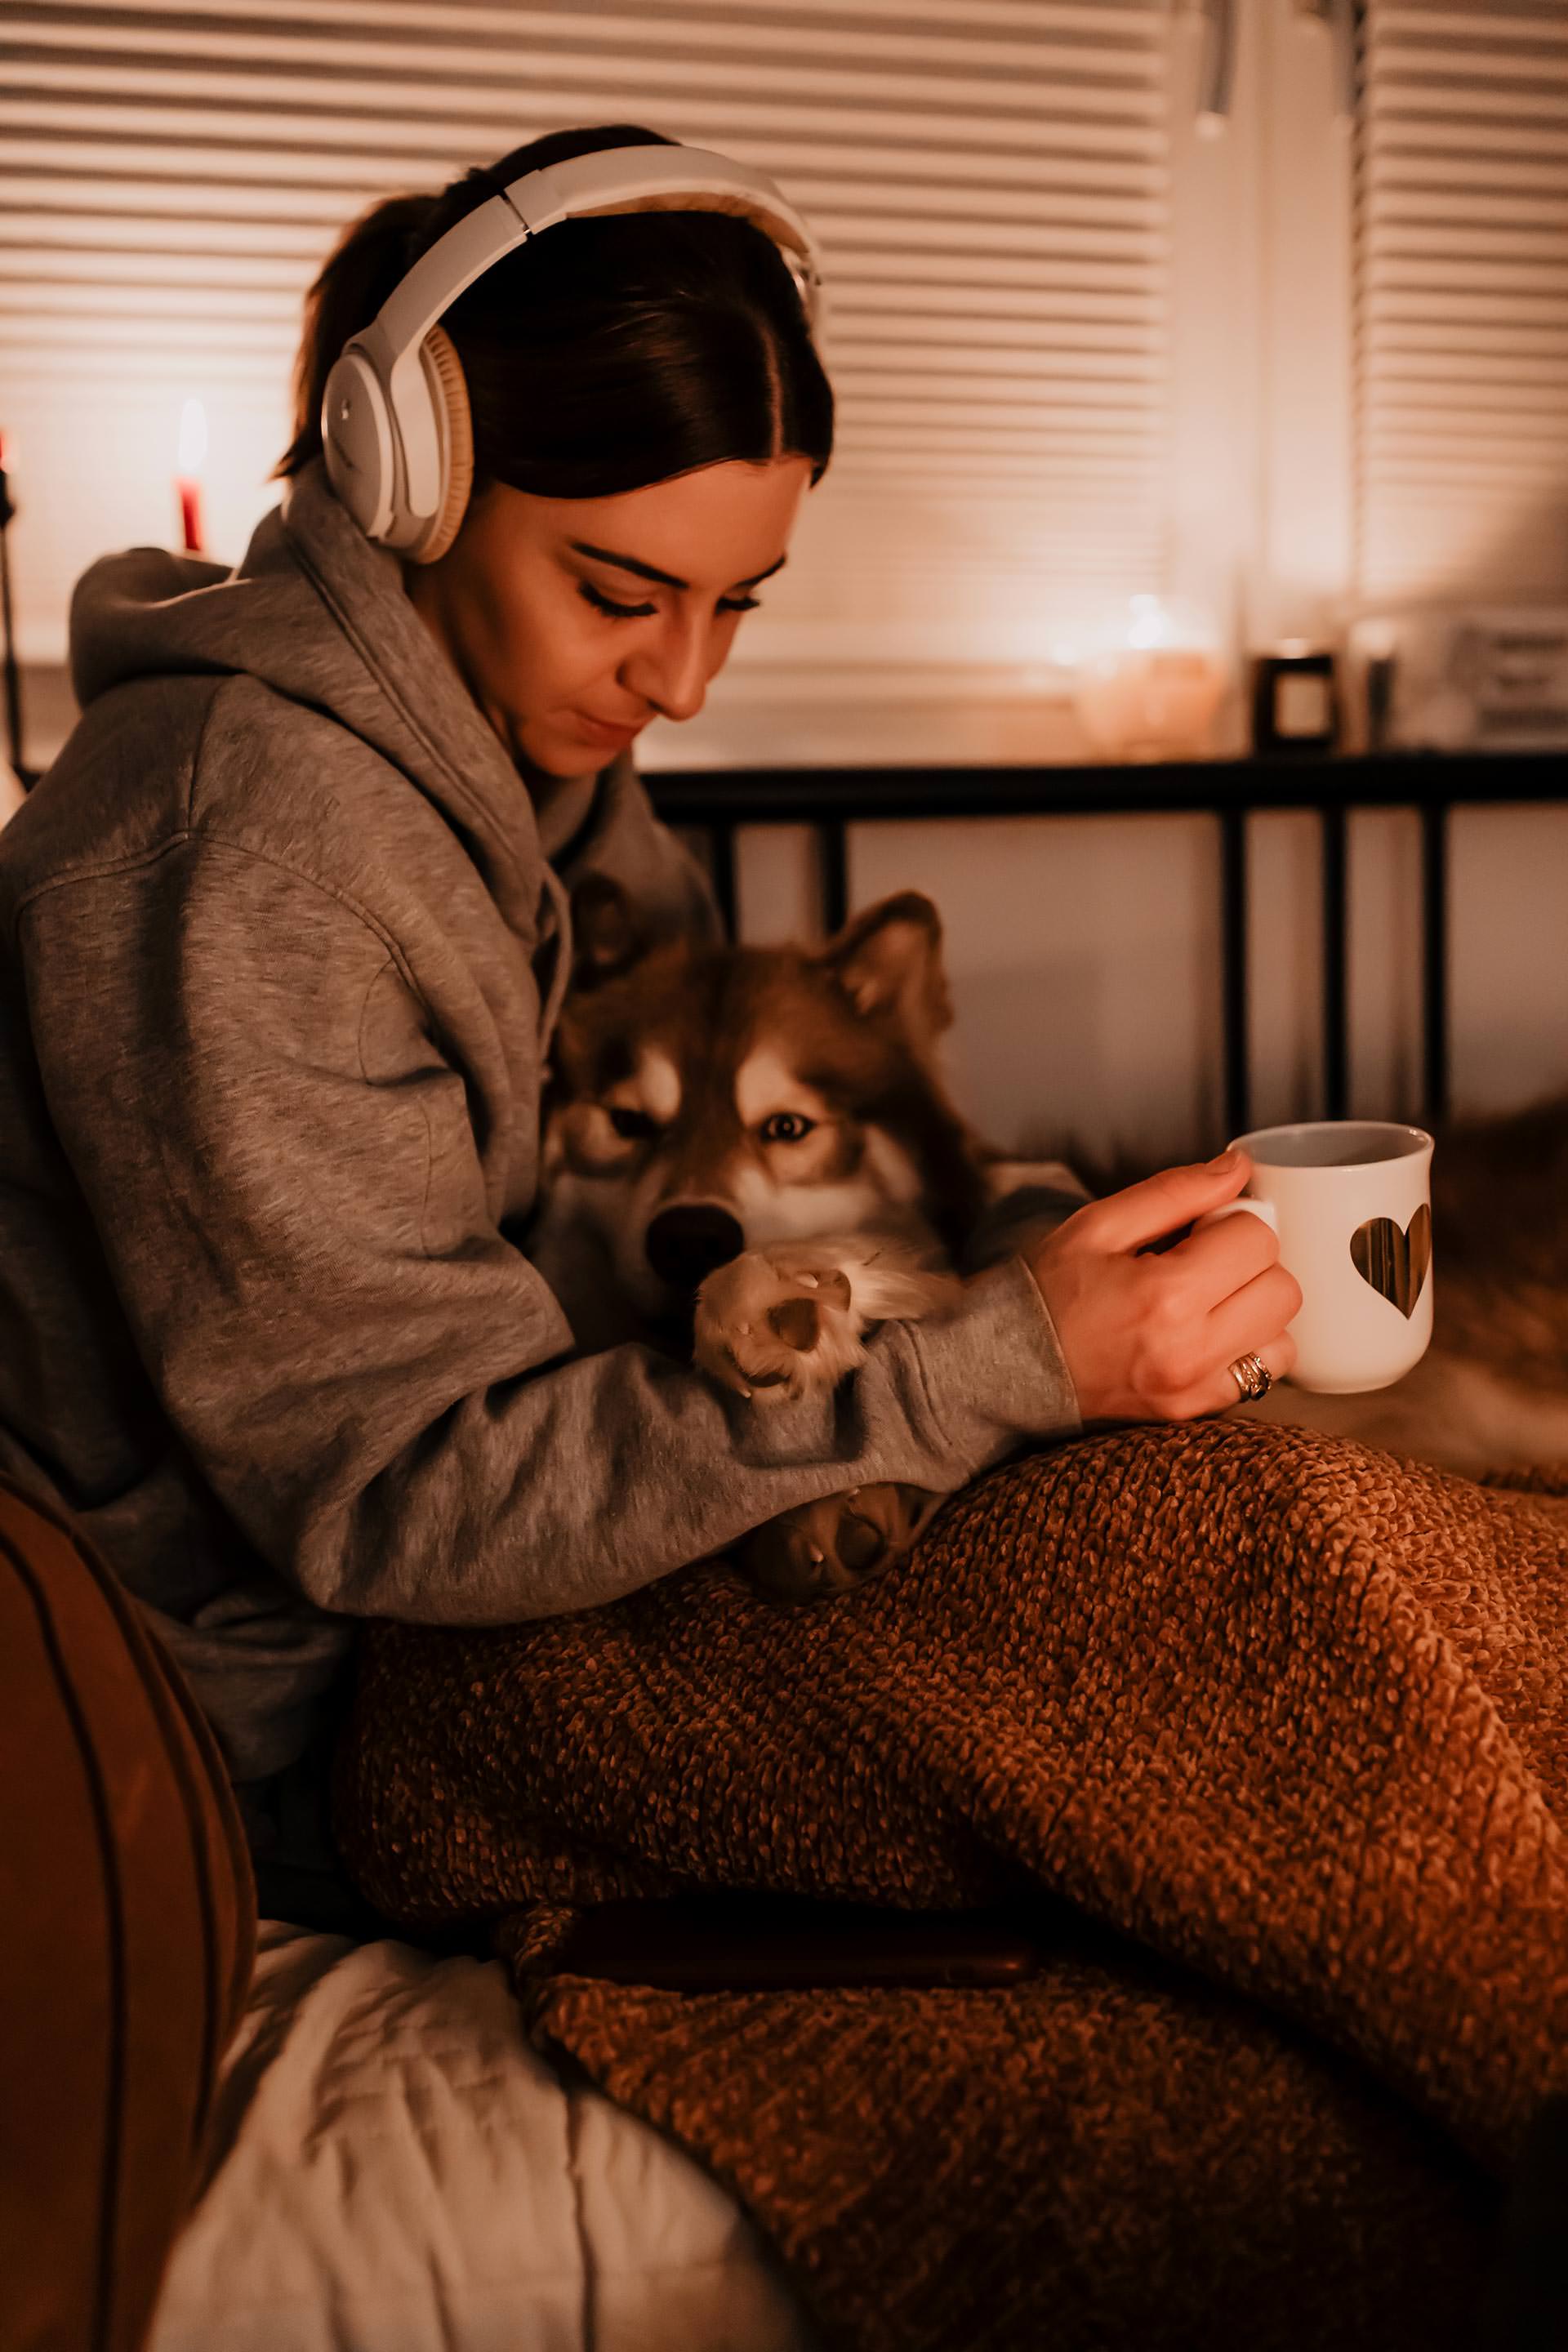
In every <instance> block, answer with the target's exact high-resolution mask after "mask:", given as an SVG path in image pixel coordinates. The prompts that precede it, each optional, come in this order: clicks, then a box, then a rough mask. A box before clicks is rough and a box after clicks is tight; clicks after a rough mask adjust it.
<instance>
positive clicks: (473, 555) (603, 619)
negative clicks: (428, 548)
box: [404, 457, 811, 776]
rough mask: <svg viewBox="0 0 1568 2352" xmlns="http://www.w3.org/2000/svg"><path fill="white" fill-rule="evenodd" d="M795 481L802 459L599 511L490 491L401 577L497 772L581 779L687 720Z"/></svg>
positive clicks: (774, 560) (777, 555) (769, 562)
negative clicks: (498, 750)
mask: <svg viewBox="0 0 1568 2352" xmlns="http://www.w3.org/2000/svg"><path fill="white" fill-rule="evenodd" d="M810 475H811V460H810V459H809V458H808V457H775V458H773V459H771V460H770V461H769V462H768V463H767V464H765V465H757V466H752V465H745V464H742V463H741V462H740V461H739V460H738V459H737V460H732V461H728V462H726V463H724V464H722V465H716V466H702V467H698V468H697V469H696V470H695V471H694V472H692V473H689V474H678V475H677V476H676V477H675V478H673V479H672V480H670V481H667V482H650V483H648V484H647V486H646V487H645V488H642V489H640V490H625V491H622V492H620V493H619V494H618V495H617V496H616V497H615V498H608V499H543V498H536V497H534V496H533V494H532V493H531V491H527V490H514V489H512V488H510V485H508V484H507V483H504V482H497V483H494V484H492V485H491V487H490V488H489V489H487V490H485V491H484V492H483V493H482V494H481V495H480V496H479V498H477V499H474V501H473V502H472V504H471V505H470V506H469V509H468V513H467V514H466V515H465V517H464V519H463V524H462V528H461V530H459V531H458V536H457V538H456V540H455V541H453V543H452V546H451V547H450V549H449V550H448V551H447V553H446V554H445V555H444V556H441V557H440V558H439V559H438V560H437V562H434V563H428V564H409V565H407V566H405V572H404V577H405V582H406V583H407V587H408V593H409V595H410V596H411V598H412V599H413V601H414V604H415V607H416V610H417V612H418V613H419V614H420V617H421V618H422V619H423V620H424V622H425V623H426V626H427V627H428V628H429V629H430V631H431V632H432V634H433V635H434V636H435V638H436V640H437V644H438V645H440V646H442V647H443V648H444V650H445V651H446V653H447V655H448V656H449V657H450V659H451V661H452V663H453V664H454V666H455V667H456V668H457V670H458V675H459V677H461V678H462V680H463V683H464V685H465V686H466V687H467V688H468V691H469V693H470V694H471V695H472V696H473V698H474V700H475V701H476V702H477V703H478V705H479V709H480V710H481V711H483V713H484V715H485V717H486V719H488V720H489V723H490V725H491V727H493V728H494V730H495V731H496V733H497V734H498V735H499V736H500V740H501V741H502V742H503V743H504V744H505V745H506V747H507V750H508V751H510V754H511V756H512V758H513V759H514V760H516V761H520V762H521V761H523V760H525V759H526V760H528V761H532V763H533V764H534V766H535V767H537V768H540V769H542V770H543V772H545V773H546V774H547V775H555V776H574V775H581V774H583V773H584V771H585V770H587V769H591V768H597V767H603V766H604V765H605V762H606V761H609V760H611V759H613V758H614V757H615V754H616V751H617V750H618V749H619V748H620V746H621V745H622V744H623V743H625V742H629V741H630V740H631V738H632V736H633V735H634V734H636V733H637V731H638V730H640V729H641V728H643V727H645V726H646V725H647V721H648V720H649V719H694V718H695V717H696V716H697V713H698V712H699V711H700V709H701V708H702V702H703V698H704V696H705V695H706V693H707V690H708V681H709V679H710V677H714V676H715V675H716V674H717V672H718V671H720V670H721V669H722V668H723V667H724V663H725V661H726V659H727V658H728V656H729V652H730V647H731V645H732V643H733V642H734V636H735V631H736V628H737V627H738V626H739V624H740V617H741V614H742V612H743V611H748V610H750V609H751V608H752V599H753V591H754V590H755V588H756V587H757V586H758V584H759V583H761V582H762V581H763V580H764V579H765V578H766V577H767V575H768V574H769V573H770V572H776V571H777V570H778V569H779V567H780V566H781V564H782V563H783V562H784V551H785V549H786V547H787V546H788V543H789V536H790V532H791V530H793V528H794V525H795V509H796V508H797V507H798V506H799V503H800V497H801V493H802V491H803V490H804V489H805V486H806V483H807V481H808V480H809V478H810ZM650 574H657V575H659V576H658V577H650V576H649V575H650ZM606 607H609V608H611V609H608V610H606V609H605V608H606ZM616 608H619V609H616ZM594 719H601V720H604V721H605V722H607V723H608V724H609V725H611V726H614V727H618V728H621V729H624V730H626V731H625V732H624V733H623V734H621V735H619V736H611V735H609V734H606V733H605V732H603V731H598V730H595V729H594V728H593V727H592V726H591V725H590V724H589V722H590V721H592V720H594Z"/></svg>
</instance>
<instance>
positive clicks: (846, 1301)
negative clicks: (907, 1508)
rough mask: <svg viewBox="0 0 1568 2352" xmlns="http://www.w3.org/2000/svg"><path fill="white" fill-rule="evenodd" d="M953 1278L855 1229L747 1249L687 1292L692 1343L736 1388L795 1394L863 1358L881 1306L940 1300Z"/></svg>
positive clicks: (908, 1313) (911, 1307)
mask: <svg viewBox="0 0 1568 2352" xmlns="http://www.w3.org/2000/svg"><path fill="white" fill-rule="evenodd" d="M959 1290H960V1285H959V1284H958V1282H957V1281H956V1280H955V1279H954V1277H953V1276H951V1275H947V1274H939V1273H935V1272H932V1271H931V1269H930V1268H929V1267H926V1266H924V1265H921V1261H920V1259H919V1258H918V1257H917V1256H916V1255H915V1254H914V1253H913V1252H912V1251H910V1250H908V1249H904V1248H900V1247H899V1246H898V1245H897V1244H889V1243H885V1242H879V1241H876V1240H873V1239H870V1238H868V1237H867V1236H864V1235H859V1234H857V1235H852V1236H850V1237H848V1238H847V1239H845V1240H843V1241H820V1240H819V1241H809V1242H780V1243H776V1244H770V1245H769V1246H767V1247H765V1248H763V1249H754V1250H747V1251H745V1252H744V1254H743V1255H742V1256H740V1257H737V1258H731V1260H730V1263H729V1264H728V1265H721V1266H720V1267H719V1268H718V1269H717V1270H716V1271H715V1272H714V1273H712V1274H710V1275H709V1276H708V1277H707V1279H706V1280H705V1281H704V1282H703V1283H702V1285H701V1286H700V1289H699V1290H698V1293H697V1315H696V1321H695V1324H694V1327H693V1334H692V1338H693V1352H694V1354H695V1357H696V1360H697V1362H698V1364H699V1365H700V1367H701V1369H702V1370H704V1371H706V1372H709V1373H710V1374H711V1375H712V1377H713V1378H714V1379H715V1380H716V1381H722V1382H723V1383H724V1386H725V1387H726V1388H731V1389H734V1390H736V1391H738V1392H739V1394H740V1395H742V1396H745V1397H752V1396H754V1397H758V1398H761V1399H764V1400H765V1399H766V1398H768V1397H770V1396H773V1397H787V1398H795V1397H802V1396H805V1395H807V1394H809V1393H811V1392H813V1391H819V1390H822V1389H830V1388H833V1387H834V1386H836V1385H837V1382H838V1381H841V1380H842V1379H843V1377H844V1375H845V1373H846V1372H850V1371H853V1370H854V1369H855V1367H856V1365H857V1364H861V1363H864V1361H865V1360H866V1350H865V1349H864V1348H863V1347H862V1346H861V1344H860V1341H861V1337H862V1334H863V1333H864V1332H865V1331H866V1329H867V1328H868V1326H869V1325H870V1324H872V1323H879V1322H881V1321H882V1320H883V1319H884V1318H887V1317H889V1316H900V1317H904V1318H909V1319H911V1320H912V1319H913V1318H916V1317H918V1316H921V1315H929V1314H930V1313H931V1312H932V1310H933V1309H934V1308H937V1307H945V1306H948V1305H950V1304H951V1303H952V1301H953V1300H954V1299H955V1298H956V1297H958V1295H959Z"/></svg>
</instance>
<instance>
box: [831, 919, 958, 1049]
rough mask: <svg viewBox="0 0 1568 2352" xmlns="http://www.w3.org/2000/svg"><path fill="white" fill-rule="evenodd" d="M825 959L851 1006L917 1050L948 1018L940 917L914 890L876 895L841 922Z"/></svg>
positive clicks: (929, 1042)
mask: <svg viewBox="0 0 1568 2352" xmlns="http://www.w3.org/2000/svg"><path fill="white" fill-rule="evenodd" d="M824 961H825V962H826V965H827V968H828V970H829V971H831V972H832V974H833V976H834V978H835V979H836V980H837V982H838V985H839V986H840V988H842V989H843V990H844V992H845V993H846V995H847V997H848V998H849V1001H850V1003H852V1004H853V1005H854V1007H855V1010H856V1011H857V1012H858V1013H862V1014H864V1015H865V1016H866V1017H867V1018H868V1019H870V1020H882V1021H887V1022H889V1023H890V1024H891V1025H892V1026H893V1027H894V1028H895V1029H897V1030H898V1031H899V1032H900V1034H901V1035H902V1037H903V1039H904V1041H905V1043H906V1044H907V1045H910V1046H912V1048H913V1049H914V1051H915V1052H916V1053H917V1054H925V1053H928V1052H929V1051H930V1049H931V1046H932V1045H934V1044H935V1042H936V1040H937V1038H938V1037H939V1036H940V1035H941V1034H942V1031H943V1030H944V1029H945V1028H946V1027H947V1025H948V1024H949V1023H950V1022H951V1021H952V1004H951V1003H950V1002H949V999H948V993H947V978H946V974H945V973H944V972H943V971H942V918H941V916H940V915H939V914H938V913H937V911H936V908H934V907H933V906H932V905H931V900H930V899H929V898H922V896H921V893H920V892H919V891H918V890H900V891H898V892H896V893H895V895H894V896H893V897H892V898H881V899H879V900H878V902H877V904H876V906H874V907H868V908H867V909H866V911H865V913H864V914H863V915H857V916H856V918H855V919H854V921H853V922H851V923H847V924H846V926H845V928H844V929H843V930H841V931H840V932H839V934H838V937H837V939H836V940H832V941H831V942H830V943H829V945H828V947H827V949H826V951H825V955H824Z"/></svg>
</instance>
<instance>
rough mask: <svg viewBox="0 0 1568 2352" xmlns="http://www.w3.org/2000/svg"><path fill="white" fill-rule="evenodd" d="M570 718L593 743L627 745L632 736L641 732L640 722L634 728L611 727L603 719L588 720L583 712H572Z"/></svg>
mask: <svg viewBox="0 0 1568 2352" xmlns="http://www.w3.org/2000/svg"><path fill="white" fill-rule="evenodd" d="M572 716H573V718H574V719H575V720H576V721H577V724H578V726H579V727H580V728H581V729H582V730H583V732H584V734H585V735H586V736H587V737H588V739H589V740H590V741H591V742H595V743H629V742H630V741H631V740H632V738H633V736H634V735H638V734H640V733H641V732H642V726H641V722H640V720H639V722H638V724H637V726H635V727H612V726H610V725H609V724H608V722H607V721H606V720H605V719H590V718H589V716H588V714H587V712H586V711H585V710H574V712H573V714H572Z"/></svg>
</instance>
